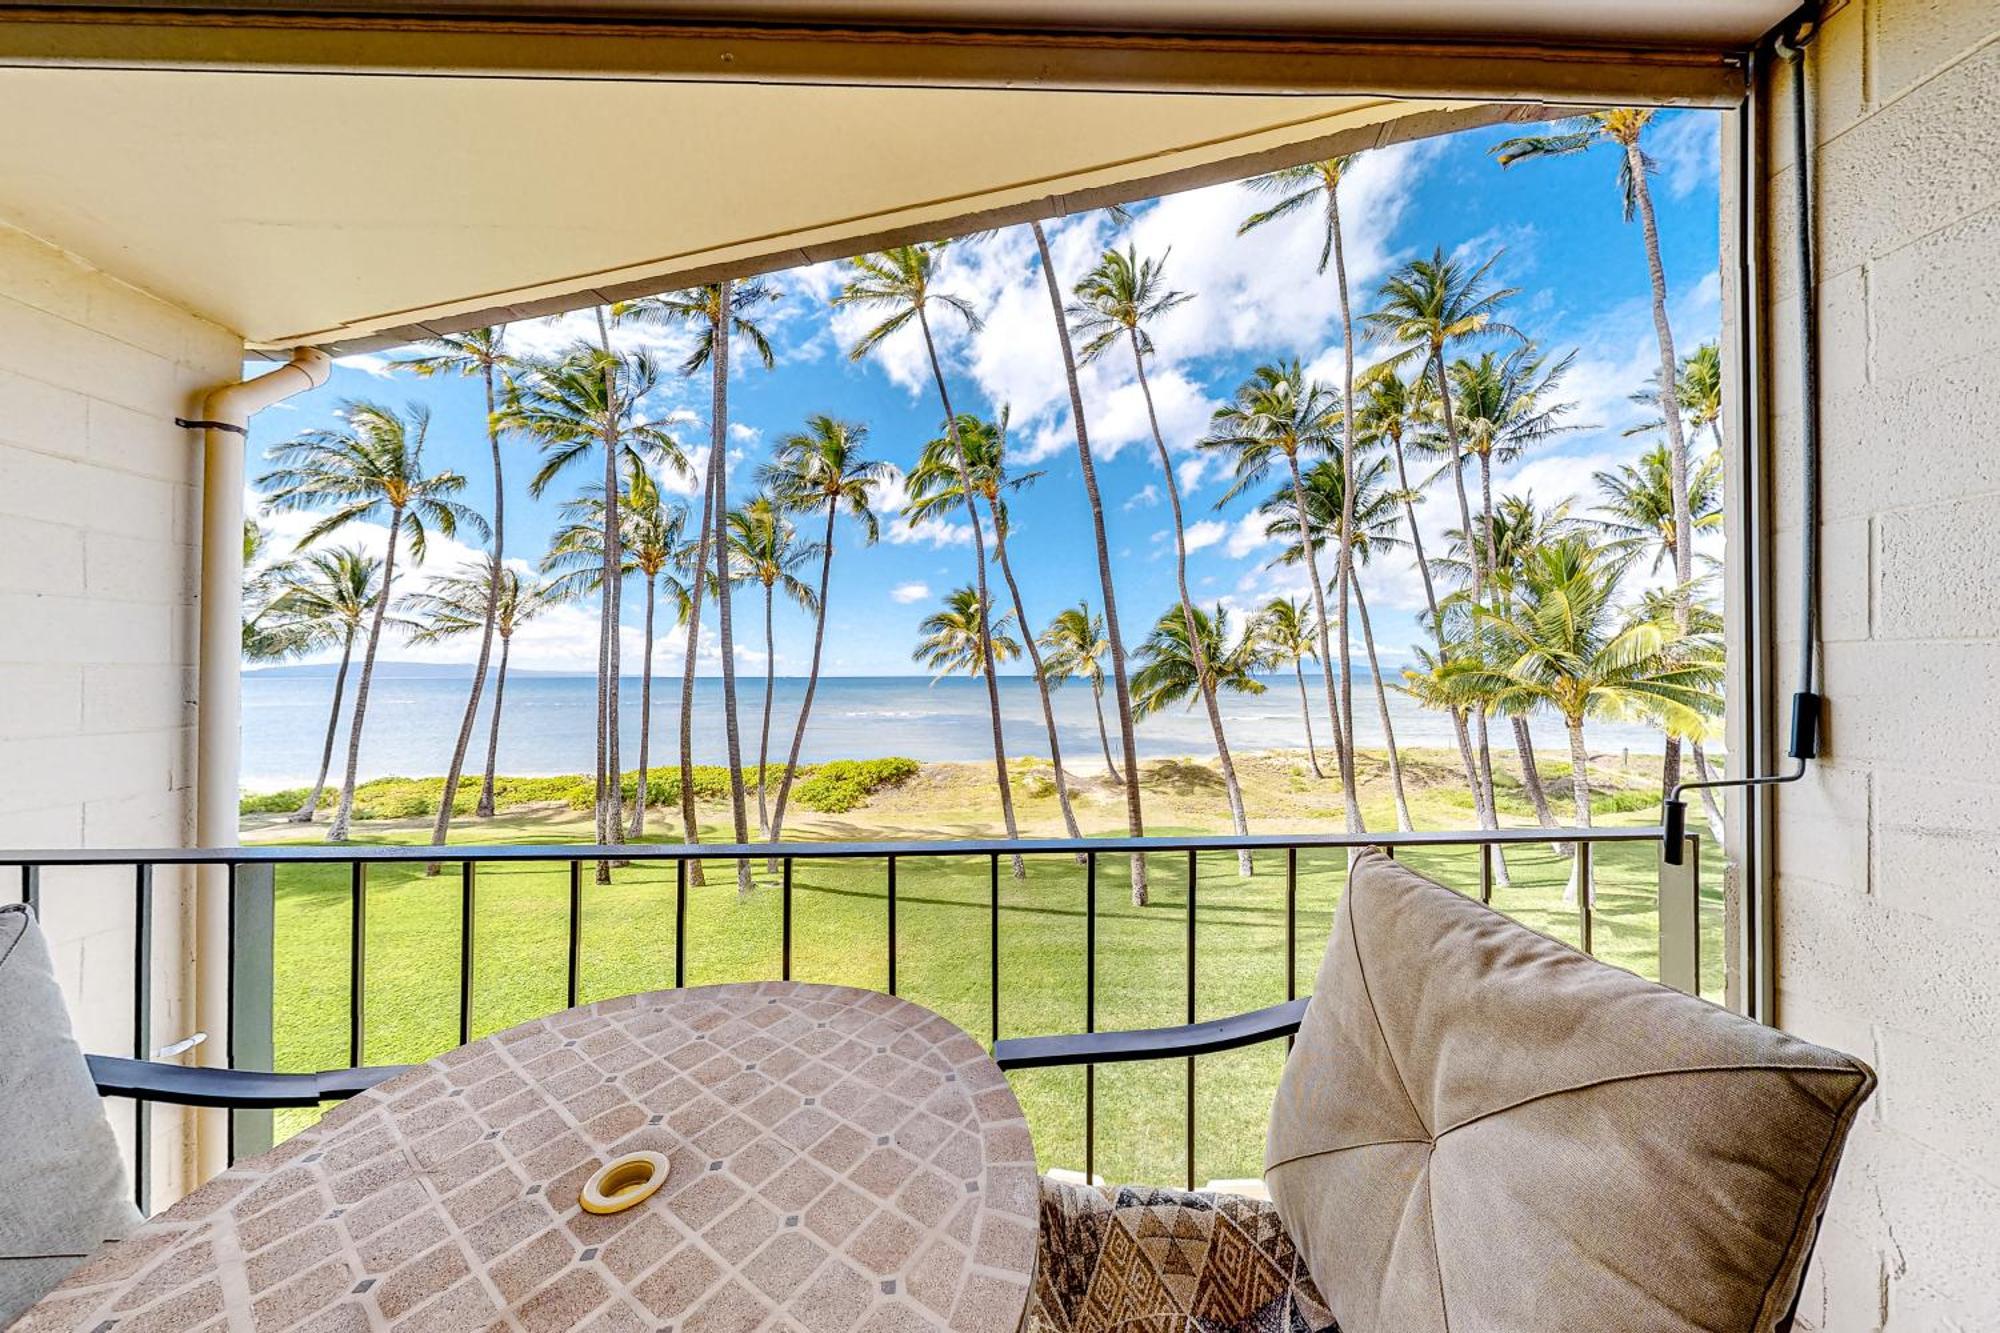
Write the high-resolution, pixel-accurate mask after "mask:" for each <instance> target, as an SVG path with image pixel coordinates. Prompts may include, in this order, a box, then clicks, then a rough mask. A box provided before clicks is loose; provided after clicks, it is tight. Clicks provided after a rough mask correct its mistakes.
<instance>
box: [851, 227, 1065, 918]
mask: <svg viewBox="0 0 2000 1333" xmlns="http://www.w3.org/2000/svg"><path fill="white" fill-rule="evenodd" d="M943 251H944V246H943V244H942V243H940V244H936V245H901V246H897V247H896V248H895V249H892V250H880V251H876V252H873V253H870V254H865V255H862V256H861V257H860V258H859V259H855V260H852V261H850V267H851V273H850V275H849V277H848V280H847V281H846V282H845V283H844V284H842V286H841V289H840V291H839V292H838V293H836V294H835V296H834V298H833V303H834V305H836V306H853V307H854V308H856V309H858V310H879V311H885V312H886V314H885V315H884V317H883V319H882V321H881V322H880V323H878V324H876V325H875V326H874V327H873V328H871V329H869V330H868V331H867V332H866V333H863V334H862V335H861V337H860V338H858V339H857V340H856V341H855V343H854V346H853V347H851V348H849V349H848V352H847V355H848V359H849V360H852V361H860V360H863V359H864V358H866V357H867V356H868V354H869V353H871V352H873V351H874V350H875V349H876V348H878V347H880V346H881V345H882V344H883V343H884V342H885V341H887V340H888V339H889V338H890V337H892V336H894V335H895V334H897V333H899V332H901V331H902V330H903V329H905V328H907V327H909V326H910V325H911V324H915V325H916V327H917V329H918V331H919V332H920V333H922V335H923V339H924V352H925V355H926V356H927V357H928V358H929V359H930V366H931V377H932V379H934V380H935V381H936V383H937V391H938V402H939V404H940V405H941V406H942V407H943V408H944V430H945V437H946V438H947V439H948V440H950V441H951V448H952V455H953V461H954V462H955V463H956V464H957V466H958V474H959V494H960V496H961V497H962V498H963V502H964V505H965V517H966V519H967V521H968V522H969V523H970V524H971V526H972V554H973V570H974V578H973V587H974V589H975V590H976V592H977V594H978V596H977V600H976V602H975V603H974V605H973V609H974V610H975V611H977V612H978V613H979V614H980V615H981V616H984V615H985V614H986V613H987V609H988V608H989V607H990V606H991V605H992V598H991V597H990V596H989V595H988V593H987V590H986V530H985V527H984V525H982V524H981V523H980V521H979V508H978V506H977V505H976V504H975V503H974V501H973V496H974V491H973V486H972V479H971V473H970V468H969V464H968V462H967V460H966V455H965V447H964V442H963V441H962V440H960V439H959V434H958V414H957V413H956V412H954V411H953V410H952V406H951V390H950V388H949V387H948V386H947V385H946V384H945V379H944V363H943V362H942V361H940V360H939V359H938V350H937V339H936V338H935V337H934V336H933V334H932V331H931V317H930V307H931V303H932V302H936V303H937V304H938V305H939V306H941V307H943V308H944V309H946V310H948V311H950V312H951V313H952V314H954V315H956V316H957V317H958V319H959V320H960V322H962V323H963V324H964V325H965V326H966V327H967V328H970V329H977V328H978V327H979V315H978V312H976V311H974V310H973V308H972V306H971V305H970V304H969V303H968V302H967V301H966V300H965V298H964V297H962V296H959V295H957V294H955V293H953V292H948V291H941V290H939V289H937V287H936V286H935V285H934V284H935V282H936V280H937V262H938V256H939V255H940V254H942V253H943ZM987 637H988V636H987V635H985V634H984V633H983V632H982V633H981V635H980V639H981V641H982V643H983V642H984V641H985V640H986V638H987ZM982 651H984V653H985V657H986V662H985V667H984V669H983V670H982V671H981V672H980V673H979V674H980V676H981V677H982V678H983V679H984V680H985V682H986V706H987V712H988V714H989V715H990V717H991V719H992V724H993V771H994V777H995V781H996V782H997V783H998V784H999V788H1000V817H1001V821H1002V823H1003V824H1004V825H1005V826H1006V829H1007V837H1008V839H1009V840H1010V841H1011V840H1012V839H1014V838H1016V837H1017V836H1019V831H1018V829H1017V828H1016V826H1015V822H1014V793H1013V790H1012V788H1011V787H1010V786H1009V784H1008V779H1007V746H1006V741H1005V739H1004V738H1003V736H1002V735H1001V727H1000V683H999V680H998V679H997V677H996V673H995V671H994V663H993V653H992V651H991V646H990V644H989V645H987V646H986V647H985V648H984V649H983V650H982ZM1013 872H1014V878H1015V879H1025V878H1026V877H1027V874H1028V867H1027V864H1026V863H1025V862H1024V861H1022V859H1021V858H1020V856H1018V855H1016V856H1015V857H1014V858H1013Z"/></svg>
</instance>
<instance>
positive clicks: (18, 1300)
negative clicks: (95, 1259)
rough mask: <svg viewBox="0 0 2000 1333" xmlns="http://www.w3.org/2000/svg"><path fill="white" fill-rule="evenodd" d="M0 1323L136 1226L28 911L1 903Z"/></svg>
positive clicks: (100, 1110) (114, 1146)
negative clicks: (102, 1247) (91, 1255)
mask: <svg viewBox="0 0 2000 1333" xmlns="http://www.w3.org/2000/svg"><path fill="white" fill-rule="evenodd" d="M0 1145H5V1146H4V1148H0V1328H4V1327H6V1326H7V1325H8V1324H9V1323H11V1322H12V1321H13V1320H14V1318H15V1317H16V1316H18V1315H19V1314H20V1313H21V1312H22V1311H23V1310H25V1309H27V1308H28V1307H29V1306H30V1305H33V1304H34V1303H35V1301H36V1300H37V1299H39V1298H40V1297H41V1295H42V1294H43V1293H44V1292H46V1291H48V1290H49V1289H50V1288H51V1287H53V1286H55V1285H56V1284H57V1283H58V1282H61V1281H62V1280H63V1278H64V1277H66V1276H67V1275H68V1274H69V1271H70V1270H71V1269H72V1268H75V1267H76V1266H77V1265H78V1264H79V1263H81V1262H83V1260H84V1259H86V1258H88V1257H89V1256H90V1254H91V1253H92V1252H93V1251H95V1250H96V1249H97V1247H98V1246H99V1245H101V1244H102V1243H104V1242H105V1241H110V1240H117V1239H119V1238H120V1237H122V1236H123V1235H125V1234H126V1233H127V1232H128V1231H130V1230H131V1229H132V1228H133V1227H134V1226H136V1225H137V1224H138V1222H139V1210H138V1209H136V1208H134V1207H133V1206H132V1192H131V1189H130V1188H129V1186H128V1185H127V1184H126V1180H125V1164H124V1162H123V1160H122V1159H121V1158H120V1157H119V1155H118V1142H117V1140H116V1139H115V1138H114V1137H113V1136H112V1133H111V1126H110V1124H108V1123H107V1122H106V1121H105V1119H104V1103H103V1102H102V1101H101V1100H99V1098H98V1096H97V1089H96V1087H95V1086H94V1085H93V1084H92V1083H91V1081H90V1069H89V1066H87V1065H86V1064H85V1063H84V1060H83V1052H82V1050H80V1049H79V1048H78V1047H77V1044H76V1039H75V1038H74V1037H72V1036H71V1035H70V1027H69V1010H68V1009H67V1008H66V1007H65V1006H64V1004H63V997H62V990H61V988H59V987H58V986H57V985H56V974H55V969H54V967H53V966H51V964H50V962H49V949H48V944H47V942H46V941H45V940H44V939H43V938H42V932H41V928H40V927H39V926H37V925H36V924H35V919H34V916H33V914H32V913H30V912H29V911H28V909H27V908H25V907H22V906H21V905H19V904H18V903H7V904H5V905H4V906H0Z"/></svg>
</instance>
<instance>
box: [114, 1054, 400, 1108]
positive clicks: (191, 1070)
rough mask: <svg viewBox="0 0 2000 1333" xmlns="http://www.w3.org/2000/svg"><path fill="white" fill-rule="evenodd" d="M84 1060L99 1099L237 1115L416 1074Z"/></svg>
mask: <svg viewBox="0 0 2000 1333" xmlns="http://www.w3.org/2000/svg"><path fill="white" fill-rule="evenodd" d="M84 1059H85V1060H86V1061H88V1062H89V1065H90V1077H91V1081H92V1082H94V1083H95V1084H97V1091H98V1093H99V1095H101V1096H105V1097H135V1098H137V1099H138V1100H140V1101H144V1102H169V1103H172V1104H173V1105H176V1106H215V1107H222V1108H224V1109H227V1110H237V1111H268V1110H276V1109H277V1108H279V1107H285V1106H317V1105H319V1103H321V1102H340V1101H346V1100H347V1099H348V1098H349V1097H352V1096H354V1095H355V1094H356V1093H361V1092H366V1091H367V1090H368V1089H370V1088H372V1087H374V1086H375V1085H376V1084H377V1083H384V1082H387V1081H388V1080H389V1079H392V1078H394V1077H396V1075H398V1074H401V1073H405V1072H407V1071H408V1070H410V1069H412V1068H414V1066H412V1065H375V1066H371V1067H368V1068H364V1069H329V1070H326V1071H324V1072H322V1073H318V1074H271V1073H265V1072H263V1071H262V1070H255V1069H208V1068H203V1067H200V1066H189V1065H172V1064H167V1063H165V1062H163V1061H159V1060H131V1059H127V1058H125V1057H123V1056H117V1055H87V1056H85V1057H84Z"/></svg>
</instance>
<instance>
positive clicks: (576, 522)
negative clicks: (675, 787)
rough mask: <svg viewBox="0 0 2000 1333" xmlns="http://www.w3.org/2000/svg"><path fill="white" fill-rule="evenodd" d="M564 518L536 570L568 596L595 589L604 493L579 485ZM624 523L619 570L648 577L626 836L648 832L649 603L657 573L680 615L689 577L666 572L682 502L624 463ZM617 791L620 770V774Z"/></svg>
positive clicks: (674, 555) (554, 592)
mask: <svg viewBox="0 0 2000 1333" xmlns="http://www.w3.org/2000/svg"><path fill="white" fill-rule="evenodd" d="M561 512H562V515H563V517H564V519H565V520H566V522H565V525H564V526H563V527H561V528H559V529H557V531H556V534H555V536H554V538H553V539H552V540H551V541H550V544H549V552H548V554H547V555H546V556H544V557H543V559H542V572H543V573H545V574H548V573H553V574H556V575H557V577H556V578H555V579H554V581H553V582H551V584H550V585H549V595H550V596H551V597H554V598H556V599H558V600H563V601H573V600H576V599H578V598H581V597H583V596H585V595H587V594H589V593H592V592H596V591H598V588H599V584H600V583H601V582H602V580H603V578H604V564H603V556H604V493H603V490H602V488H600V487H597V486H589V487H586V488H585V489H584V493H583V494H582V495H581V496H579V497H577V498H576V499H574V500H571V501H568V502H567V503H565V504H564V505H563V507H562V511H561ZM618 518H619V526H620V528H621V529H622V530H623V531H622V532H621V534H620V540H619V543H618V548H619V552H620V555H621V557H622V558H621V560H620V569H621V573H622V576H623V577H626V578H629V577H631V576H632V575H634V574H637V575H639V576H640V577H641V578H643V579H645V581H646V604H645V605H646V619H645V649H644V659H643V666H642V674H641V675H640V679H639V776H638V785H637V787H636V788H635V789H634V796H633V802H632V822H631V826H630V828H629V829H628V830H627V836H628V837H631V838H639V837H641V836H643V835H644V834H645V832H646V801H647V793H648V792H649V791H650V790H651V785H650V784H651V781H652V743H653V643H654V639H655V633H656V631H655V619H654V615H655V611H656V610H657V608H658V606H659V600H660V581H661V580H662V579H663V578H664V579H665V580H666V586H667V593H668V595H669V596H671V597H672V598H673V599H674V605H675V606H676V607H677V608H678V610H679V614H680V618H681V620H682V621H683V622H685V621H686V620H687V619H688V617H689V614H690V612H689V608H688V605H687V603H688V589H687V585H686V584H685V583H684V582H682V581H681V580H680V579H679V578H677V577H676V576H675V575H674V574H673V573H671V572H669V567H670V566H672V565H674V564H676V563H677V562H678V561H679V559H680V556H681V552H682V548H683V547H684V546H685V542H684V540H683V530H684V529H685V528H686V527H687V519H688V512H687V506H686V505H683V504H681V503H680V502H678V501H670V500H666V499H664V498H663V497H662V496H661V494H660V488H659V485H658V483H657V482H655V481H654V480H653V476H652V474H651V473H650V472H648V471H647V470H646V469H645V468H644V467H643V466H639V465H637V464H628V466H627V476H626V480H625V493H624V497H623V502H622V503H621V504H620V505H619V507H618ZM620 785H621V792H620V794H621V796H622V794H623V791H622V786H623V777H622V776H621V777H620Z"/></svg>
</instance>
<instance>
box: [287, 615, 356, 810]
mask: <svg viewBox="0 0 2000 1333" xmlns="http://www.w3.org/2000/svg"><path fill="white" fill-rule="evenodd" d="M353 656H354V626H352V625H349V626H348V627H347V637H346V638H345V639H344V640H343V641H342V643H341V645H340V669H339V670H338V671H336V672H334V673H333V708H332V709H331V710H330V711H329V712H328V713H327V715H326V744H325V745H324V746H322V747H321V748H320V752H319V777H317V778H316V779H314V780H313V787H312V790H311V791H310V792H307V793H306V800H305V804H304V805H301V806H300V807H299V808H298V809H296V810H294V811H293V812H292V813H291V814H289V815H287V816H285V822H286V823H287V824H310V823H312V821H313V814H314V812H315V811H317V810H318V809H319V798H320V794H321V793H322V792H324V791H325V790H326V773H327V770H328V769H330V768H332V767H333V738H334V737H335V736H336V735H337V734H339V731H340V696H341V695H342V694H343V693H345V692H346V689H347V664H348V662H349V661H350V660H351V659H352V658H353Z"/></svg>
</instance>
